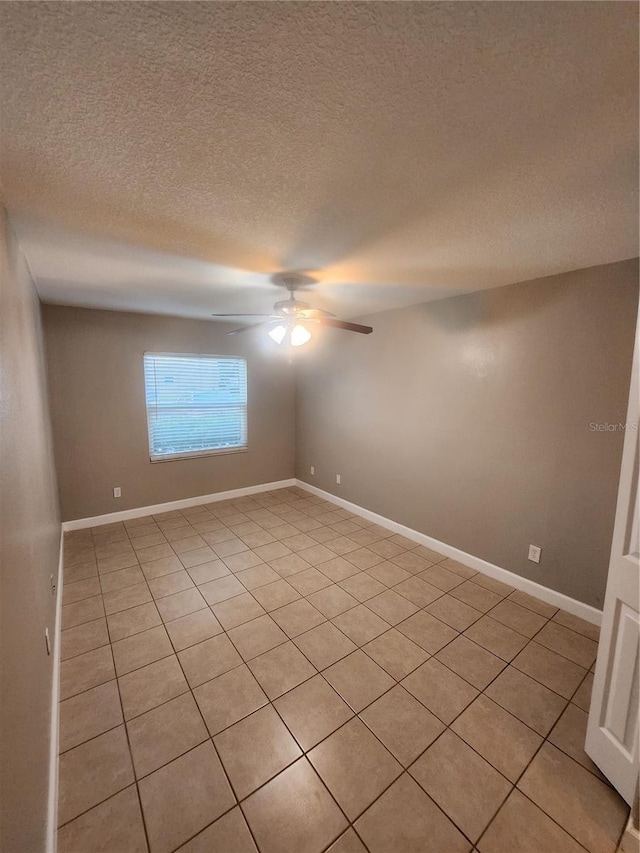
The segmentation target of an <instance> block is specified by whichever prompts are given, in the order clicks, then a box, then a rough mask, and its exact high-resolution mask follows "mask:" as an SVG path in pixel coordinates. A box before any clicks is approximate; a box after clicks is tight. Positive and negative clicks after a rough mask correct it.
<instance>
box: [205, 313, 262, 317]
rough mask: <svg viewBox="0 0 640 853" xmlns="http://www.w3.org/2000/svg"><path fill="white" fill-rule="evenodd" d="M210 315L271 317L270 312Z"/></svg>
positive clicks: (215, 315) (217, 315) (216, 315)
mask: <svg viewBox="0 0 640 853" xmlns="http://www.w3.org/2000/svg"><path fill="white" fill-rule="evenodd" d="M211 316H212V317H271V314H212V315H211Z"/></svg>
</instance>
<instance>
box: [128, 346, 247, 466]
mask: <svg viewBox="0 0 640 853" xmlns="http://www.w3.org/2000/svg"><path fill="white" fill-rule="evenodd" d="M144 384H145V396H146V402H147V424H148V430H149V453H150V456H151V460H152V461H158V460H166V459H179V458H182V457H184V456H203V455H205V454H209V453H220V452H225V451H226V452H229V451H233V450H244V449H246V446H247V363H246V361H245V360H244V359H243V358H225V357H220V356H214V355H176V354H173V353H145V356H144Z"/></svg>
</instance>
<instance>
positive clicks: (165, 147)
mask: <svg viewBox="0 0 640 853" xmlns="http://www.w3.org/2000/svg"><path fill="white" fill-rule="evenodd" d="M637 16H638V5H637V4H636V3H630V2H629V3H626V2H608V3H593V2H553V3H549V2H540V3H537V2H526V3H525V2H522V3H521V2H505V3H491V2H480V3H475V2H464V3H462V2H460V3H458V2H453V3H445V2H421V3H396V2H391V3H384V2H381V3H355V2H352V3H325V2H305V3H299V2H286V3H279V2H272V3H252V2H247V3H217V2H210V3H198V2H185V3H182V2H179V3H172V2H165V3H154V2H147V3H137V2H127V3H84V2H76V3H64V2H62V3H47V2H38V3H23V2H15V3H14V2H4V3H0V79H1V81H2V84H1V85H2V89H1V98H2V100H1V107H2V151H1V158H2V159H1V161H0V168H1V178H2V183H3V187H4V194H5V196H6V202H7V205H8V207H9V210H10V212H11V214H12V216H13V219H14V221H15V223H16V226H17V229H18V232H19V236H20V238H21V242H22V244H23V247H24V249H25V252H26V254H27V258H28V260H29V262H30V265H31V268H32V270H33V272H34V275H35V277H36V279H37V283H38V287H39V290H40V293H41V295H42V296H43V297H44V298H45V299H48V300H50V301H60V302H68V303H73V304H85V305H96V306H101V307H111V308H125V309H127V308H128V309H132V310H147V311H158V312H165V313H176V314H185V315H191V316H199V315H200V316H206V315H207V313H209V312H211V311H225V310H262V309H265V308H268V307H269V306H270V304H271V303H272V302H273V301H274V299H275V298H278V297H279V295H280V294H278V292H277V291H276V289H275V288H274V287H273V286H272V285H270V283H269V274H270V273H272V272H274V271H276V270H281V269H308V270H315V271H317V276H318V278H319V280H320V283H319V284H318V285H317V288H316V291H315V299H314V302H315V303H316V304H319V305H323V306H324V307H329V308H331V309H333V310H335V311H336V312H339V313H342V314H344V315H354V314H358V313H366V312H369V311H375V310H380V309H383V308H385V307H393V306H396V305H405V304H411V303H416V302H421V301H424V300H427V299H432V298H439V297H441V296H443V295H447V294H449V293H457V292H461V291H468V290H475V289H478V288H485V287H493V286H497V285H500V284H506V283H510V282H513V281H521V280H525V279H531V278H536V277H539V276H544V275H548V274H552V273H556V272H561V271H565V270H569V269H576V268H579V267H585V266H591V265H594V264H600V263H606V262H610V261H615V260H620V259H622V258H627V257H631V256H634V255H636V254H637V253H638V248H637V239H638V235H637V204H638V199H637V174H636V169H637V157H638V155H637V122H638V118H637V98H638V90H637V33H638V26H637Z"/></svg>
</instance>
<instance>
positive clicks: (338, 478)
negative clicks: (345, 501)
mask: <svg viewBox="0 0 640 853" xmlns="http://www.w3.org/2000/svg"><path fill="white" fill-rule="evenodd" d="M336 483H337V484H338V485H340V474H336Z"/></svg>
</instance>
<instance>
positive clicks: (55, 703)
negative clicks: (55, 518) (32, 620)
mask: <svg viewBox="0 0 640 853" xmlns="http://www.w3.org/2000/svg"><path fill="white" fill-rule="evenodd" d="M63 570H64V532H63V531H62V530H61V531H60V557H59V560H58V580H57V586H56V617H55V618H56V622H55V626H54V636H53V646H52V651H51V653H52V654H53V670H52V673H51V731H50V734H49V797H48V806H47V847H46V853H56V847H57V837H58V751H59V746H60V642H61V637H60V635H61V633H62V584H63Z"/></svg>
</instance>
